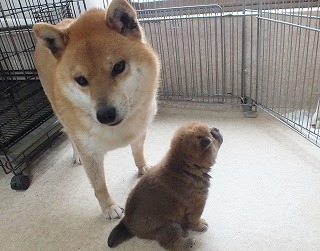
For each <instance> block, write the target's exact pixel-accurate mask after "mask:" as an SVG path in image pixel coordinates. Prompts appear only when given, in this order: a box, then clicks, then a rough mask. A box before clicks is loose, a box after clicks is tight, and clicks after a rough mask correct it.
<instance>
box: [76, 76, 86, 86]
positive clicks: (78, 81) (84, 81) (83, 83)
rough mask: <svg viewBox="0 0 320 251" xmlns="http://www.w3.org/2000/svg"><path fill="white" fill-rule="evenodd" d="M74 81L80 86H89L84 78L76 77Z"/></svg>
mask: <svg viewBox="0 0 320 251" xmlns="http://www.w3.org/2000/svg"><path fill="white" fill-rule="evenodd" d="M74 80H75V81H76V82H77V83H78V84H79V85H81V86H87V85H89V82H88V80H87V79H86V78H85V77H84V76H77V77H75V78H74Z"/></svg>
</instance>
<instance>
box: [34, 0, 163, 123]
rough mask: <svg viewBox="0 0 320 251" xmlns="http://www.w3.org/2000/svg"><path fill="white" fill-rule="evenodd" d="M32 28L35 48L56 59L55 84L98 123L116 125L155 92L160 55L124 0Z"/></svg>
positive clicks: (146, 101) (142, 104)
mask: <svg viewBox="0 0 320 251" xmlns="http://www.w3.org/2000/svg"><path fill="white" fill-rule="evenodd" d="M33 29H34V32H35V35H36V37H37V41H38V45H37V47H38V46H42V47H43V48H45V49H46V54H48V53H50V54H51V55H52V56H51V58H50V60H51V61H54V62H55V66H56V68H55V76H53V77H54V78H55V85H56V87H57V88H59V90H62V95H64V96H65V97H66V98H67V99H69V100H70V103H71V104H73V105H75V106H77V108H79V109H81V110H82V111H83V112H84V113H86V115H89V116H92V117H93V119H94V120H95V121H96V122H97V123H101V124H105V125H109V126H114V125H118V124H120V123H121V122H122V121H124V120H125V119H126V118H128V116H130V115H131V114H133V112H134V111H137V110H139V109H140V110H141V109H144V108H145V107H146V105H145V104H146V103H148V102H149V101H150V99H153V97H154V95H155V93H156V92H157V87H158V81H157V78H158V72H159V62H158V58H157V56H156V54H155V53H154V52H153V50H152V49H151V47H150V46H148V45H147V44H146V42H145V40H144V33H143V31H142V28H141V27H140V25H139V23H138V20H137V15H136V12H135V11H134V9H133V8H132V7H131V6H130V5H129V3H128V2H127V1H126V0H113V1H112V2H111V4H110V6H109V7H108V9H107V10H106V11H105V10H102V9H92V10H89V11H87V12H85V13H84V14H82V15H81V16H80V17H79V18H77V19H75V20H64V21H63V22H61V23H60V24H58V25H51V24H47V23H38V24H35V25H34V28H33ZM40 56H41V55H40ZM38 67H41V65H39V66H38Z"/></svg>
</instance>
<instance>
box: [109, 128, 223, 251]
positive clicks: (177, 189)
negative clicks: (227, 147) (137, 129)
mask: <svg viewBox="0 0 320 251" xmlns="http://www.w3.org/2000/svg"><path fill="white" fill-rule="evenodd" d="M222 141H223V138H222V135H221V134H220V132H219V130H218V129H216V128H212V129H210V128H209V127H208V126H207V125H205V124H203V123H200V122H193V123H190V124H187V125H185V126H182V127H181V128H180V129H178V130H177V132H176V133H175V135H174V137H173V139H172V142H171V146H170V150H169V151H168V153H167V155H166V156H165V157H164V159H163V160H162V161H161V162H160V163H159V164H158V165H156V166H155V167H154V168H152V169H151V170H150V171H149V172H148V173H147V174H145V175H144V176H143V177H142V178H141V180H140V181H139V182H138V184H137V185H136V186H135V188H134V189H133V190H132V191H131V193H130V195H129V197H128V199H127V204H126V208H125V216H124V218H123V219H122V220H121V222H120V223H119V224H118V225H117V226H116V227H115V228H114V229H113V230H112V232H111V233H110V236H109V239H108V245H109V247H115V246H117V245H119V244H120V243H121V242H123V241H125V240H126V239H129V238H131V237H132V236H138V237H140V238H146V239H154V240H157V241H158V242H159V243H160V245H161V246H163V247H164V248H166V249H168V250H183V251H184V250H191V249H192V248H193V247H194V244H195V239H194V238H193V237H188V234H187V230H188V229H191V230H195V231H205V230H206V229H207V227H208V224H207V223H206V221H205V220H204V219H202V218H200V217H201V214H202V212H203V209H204V206H205V202H206V199H207V194H208V188H209V181H210V176H209V174H208V172H209V171H210V168H211V166H212V165H213V164H214V163H215V159H216V156H217V153H218V150H219V148H220V145H221V144H222Z"/></svg>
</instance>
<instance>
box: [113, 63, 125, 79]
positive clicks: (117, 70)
mask: <svg viewBox="0 0 320 251" xmlns="http://www.w3.org/2000/svg"><path fill="white" fill-rule="evenodd" d="M125 68H126V61H124V60H121V61H119V62H118V63H116V64H115V65H114V66H113V69H112V76H113V77H114V76H117V75H119V74H121V73H122V72H123V71H124V69H125Z"/></svg>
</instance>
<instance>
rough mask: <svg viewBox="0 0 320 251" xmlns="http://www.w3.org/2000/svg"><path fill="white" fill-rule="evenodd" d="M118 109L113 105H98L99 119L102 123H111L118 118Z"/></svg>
mask: <svg viewBox="0 0 320 251" xmlns="http://www.w3.org/2000/svg"><path fill="white" fill-rule="evenodd" d="M116 117H117V111H116V108H115V107H113V106H106V105H98V107H97V119H98V121H99V122H100V123H102V124H110V123H113V122H114V121H115V120H116Z"/></svg>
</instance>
